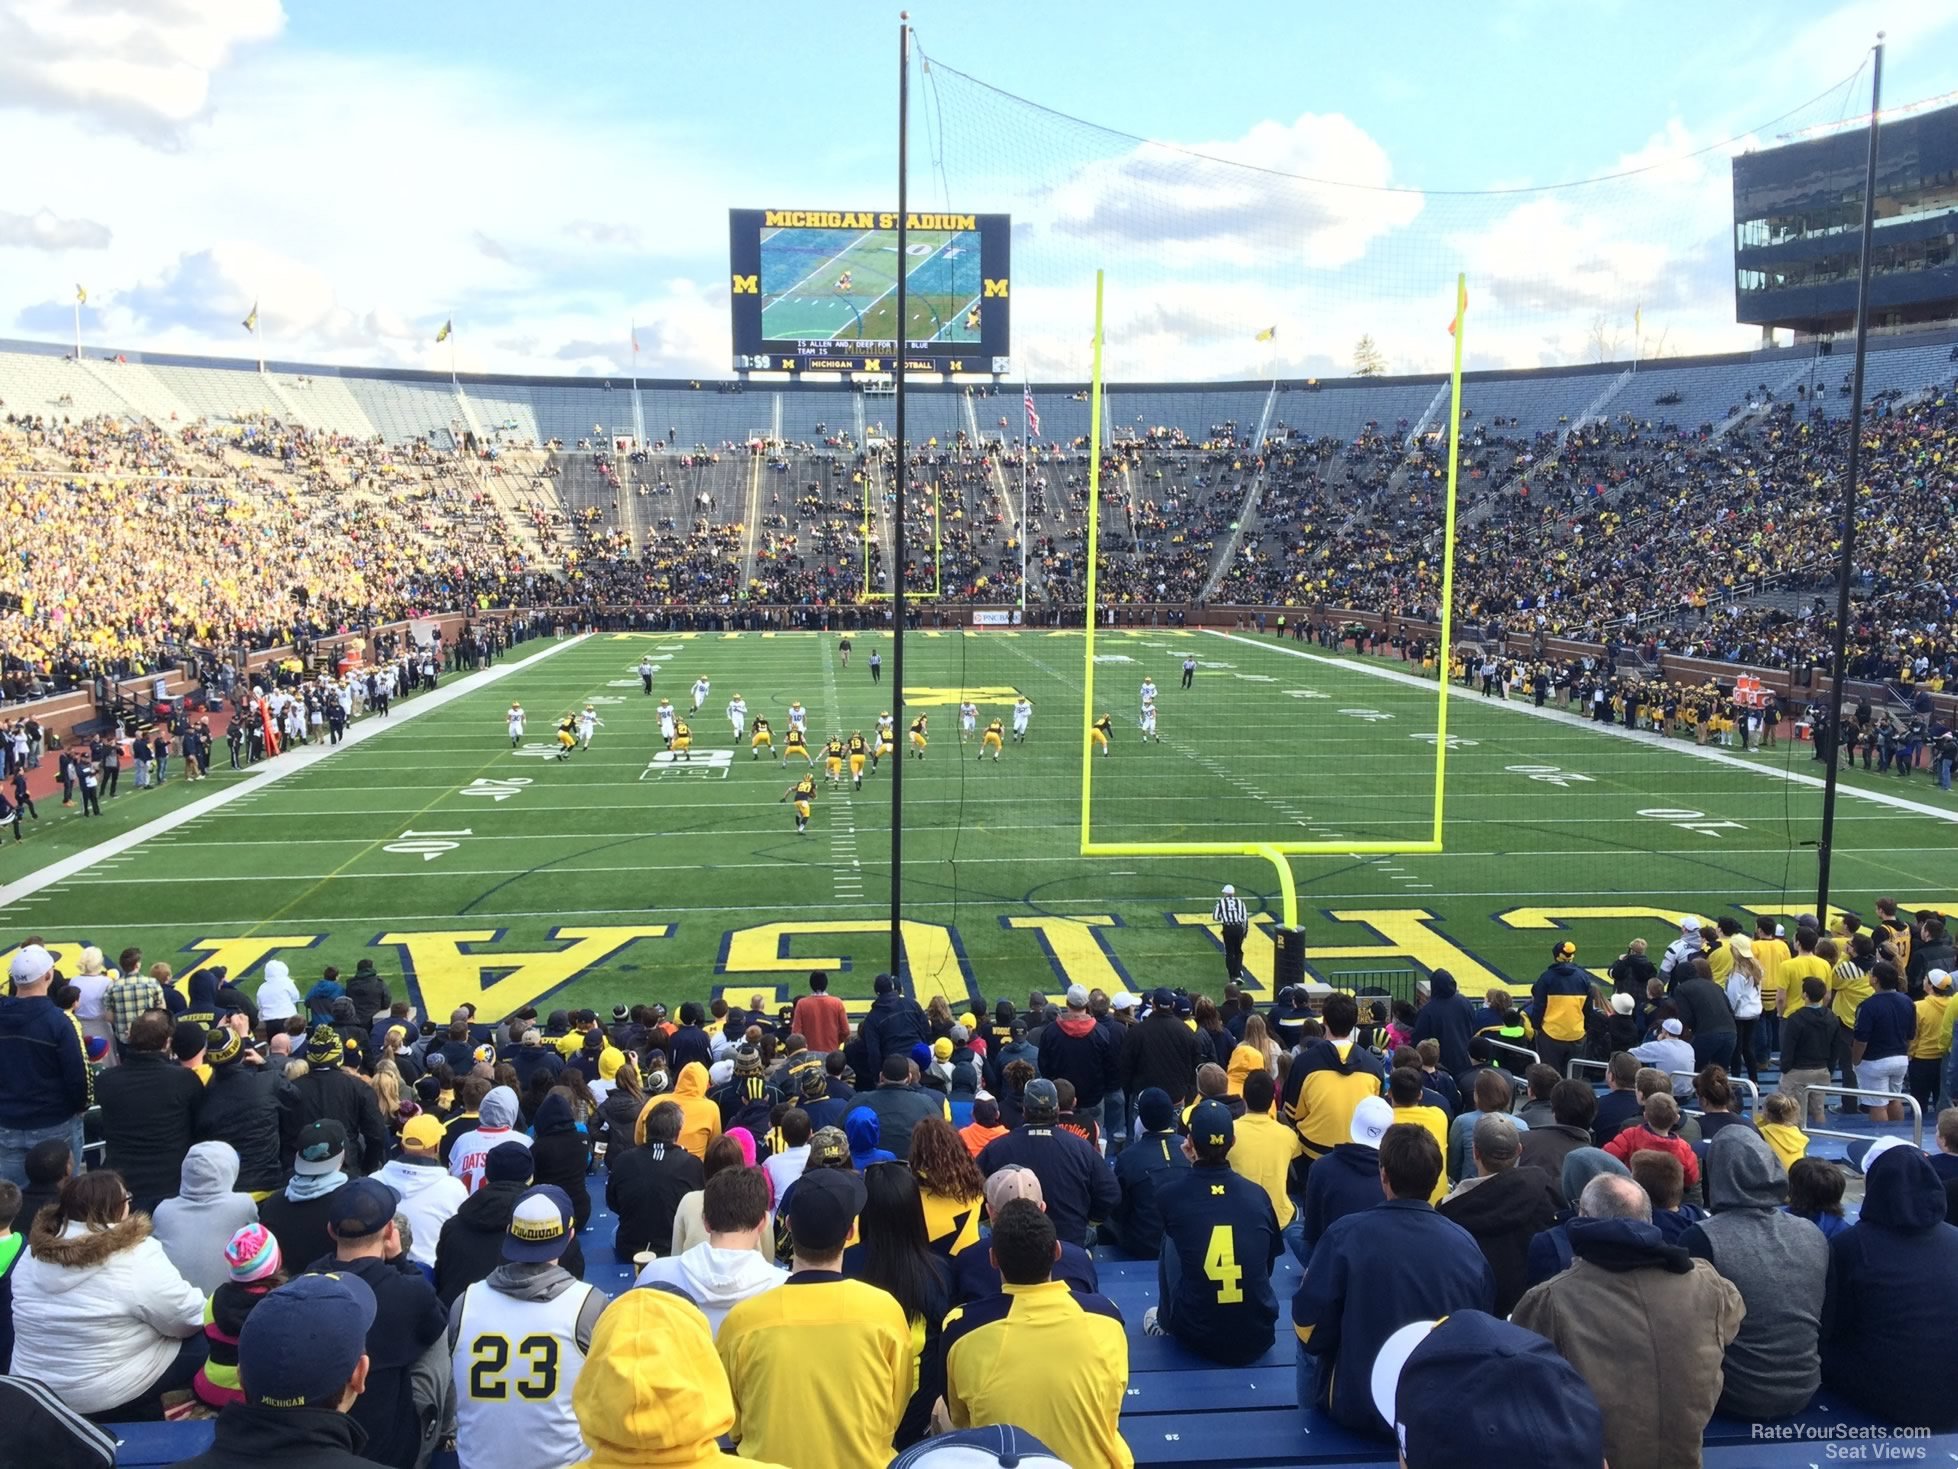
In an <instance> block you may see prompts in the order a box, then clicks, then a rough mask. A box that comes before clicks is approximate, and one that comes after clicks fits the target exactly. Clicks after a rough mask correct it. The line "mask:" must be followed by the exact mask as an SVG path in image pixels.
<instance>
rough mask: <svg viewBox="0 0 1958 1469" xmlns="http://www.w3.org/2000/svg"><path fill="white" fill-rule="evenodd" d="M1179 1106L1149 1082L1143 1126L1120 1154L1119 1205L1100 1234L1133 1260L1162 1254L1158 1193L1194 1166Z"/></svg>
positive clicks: (1143, 1095)
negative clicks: (1179, 1127)
mask: <svg viewBox="0 0 1958 1469" xmlns="http://www.w3.org/2000/svg"><path fill="white" fill-rule="evenodd" d="M1169 1014H1170V1019H1171V1021H1172V1022H1173V1023H1174V1024H1175V1025H1176V1027H1177V1028H1178V1029H1179V1030H1182V1031H1184V1033H1185V1034H1188V1030H1189V1028H1188V1027H1187V1026H1185V1025H1184V1024H1183V1023H1182V1022H1181V1021H1180V1020H1176V1018H1175V1014H1174V1012H1173V1011H1171V1012H1169ZM1148 1023H1149V1022H1148V1021H1147V1020H1146V1019H1145V1020H1144V1021H1143V1025H1147V1024H1148ZM1141 1028H1142V1027H1141V1026H1137V1027H1136V1029H1138V1030H1140V1029H1141ZM1177 1110H1178V1109H1177V1107H1176V1105H1175V1103H1173V1102H1172V1101H1171V1100H1170V1097H1169V1094H1168V1093H1167V1092H1166V1091H1164V1090H1163V1089H1162V1088H1161V1087H1145V1088H1144V1089H1143V1090H1142V1091H1141V1092H1140V1093H1139V1094H1137V1096H1136V1123H1137V1126H1138V1128H1139V1131H1138V1133H1137V1135H1136V1136H1135V1138H1134V1139H1132V1140H1131V1141H1130V1143H1129V1145H1128V1146H1127V1147H1126V1148H1124V1149H1122V1151H1121V1152H1120V1153H1119V1154H1117V1155H1116V1158H1115V1188H1116V1195H1117V1197H1116V1202H1115V1207H1114V1209H1113V1210H1112V1211H1111V1212H1110V1213H1109V1216H1108V1218H1107V1220H1106V1221H1105V1222H1104V1223H1103V1224H1102V1225H1101V1227H1100V1230H1099V1233H1100V1235H1101V1236H1102V1237H1103V1238H1104V1239H1106V1240H1108V1241H1110V1242H1112V1243H1113V1244H1114V1246H1115V1247H1116V1248H1117V1249H1118V1250H1120V1251H1121V1252H1122V1253H1123V1254H1125V1255H1127V1256H1129V1257H1130V1258H1131V1259H1136V1260H1153V1259H1155V1258H1156V1257H1157V1256H1158V1255H1160V1254H1161V1253H1162V1247H1163V1217H1162V1211H1161V1209H1159V1208H1158V1207H1157V1203H1156V1196H1157V1194H1158V1193H1159V1192H1160V1190H1161V1189H1162V1187H1163V1186H1164V1185H1165V1184H1168V1183H1171V1182H1173V1181H1174V1180H1175V1177H1176V1175H1177V1174H1178V1173H1180V1172H1182V1171H1183V1170H1185V1169H1187V1168H1188V1167H1189V1166H1190V1160H1189V1157H1188V1155H1186V1154H1185V1153H1184V1151H1183V1146H1182V1141H1181V1139H1180V1138H1178V1136H1177V1135H1176V1113H1177Z"/></svg>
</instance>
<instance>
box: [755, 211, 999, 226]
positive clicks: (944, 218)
mask: <svg viewBox="0 0 1958 1469" xmlns="http://www.w3.org/2000/svg"><path fill="white" fill-rule="evenodd" d="M761 222H762V227H763V228H764V229H771V230H894V229H896V228H897V214H896V213H895V212H894V211H893V212H891V213H884V214H879V213H876V212H873V211H870V210H861V209H859V210H848V209H764V210H763V211H762V212H761ZM904 227H905V228H906V229H913V230H976V229H978V228H979V216H978V215H976V214H916V213H912V214H906V215H905V216H904Z"/></svg>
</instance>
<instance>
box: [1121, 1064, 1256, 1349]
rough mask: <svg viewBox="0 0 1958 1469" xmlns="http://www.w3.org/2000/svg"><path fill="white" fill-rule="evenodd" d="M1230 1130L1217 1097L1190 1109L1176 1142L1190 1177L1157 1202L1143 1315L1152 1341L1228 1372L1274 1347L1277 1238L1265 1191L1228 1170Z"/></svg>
mask: <svg viewBox="0 0 1958 1469" xmlns="http://www.w3.org/2000/svg"><path fill="white" fill-rule="evenodd" d="M1256 1075H1258V1076H1262V1075H1263V1073H1262V1072H1260V1073H1256ZM1267 1105H1269V1102H1268V1101H1267ZM1245 1120H1246V1121H1247V1122H1249V1121H1250V1120H1251V1117H1250V1114H1246V1118H1245ZM1262 1120H1265V1121H1268V1122H1269V1121H1270V1119H1269V1118H1265V1119H1262ZM1271 1126H1272V1127H1273V1128H1274V1129H1276V1128H1277V1126H1278V1124H1277V1123H1275V1122H1273V1123H1271ZM1236 1131H1237V1124H1236V1123H1235V1122H1234V1121H1233V1120H1232V1118H1231V1111H1230V1108H1229V1107H1227V1106H1225V1105H1224V1104H1223V1103H1222V1102H1220V1101H1217V1100H1216V1099H1215V1098H1211V1099H1209V1100H1206V1101H1202V1102H1199V1103H1197V1106H1196V1110H1195V1111H1194V1112H1192V1113H1191V1114H1190V1134H1189V1136H1188V1137H1187V1138H1185V1139H1184V1142H1183V1146H1184V1149H1185V1151H1186V1152H1187V1153H1188V1154H1189V1157H1190V1168H1189V1171H1188V1172H1186V1173H1182V1174H1179V1175H1178V1176H1177V1177H1176V1178H1175V1179H1174V1180H1172V1182H1171V1183H1170V1185H1169V1187H1167V1188H1165V1189H1164V1190H1163V1191H1162V1193H1161V1195H1160V1197H1159V1200H1158V1202H1159V1204H1160V1206H1161V1208H1162V1214H1163V1252H1162V1256H1161V1258H1160V1260H1159V1261H1158V1275H1157V1281H1158V1300H1159V1301H1160V1302H1161V1304H1160V1305H1157V1306H1153V1307H1151V1308H1150V1309H1149V1310H1148V1311H1147V1312H1146V1313H1144V1315H1143V1318H1142V1329H1143V1331H1145V1332H1146V1333H1148V1334H1149V1335H1151V1336H1173V1337H1175V1338H1176V1339H1177V1340H1178V1341H1180V1342H1182V1343H1183V1345H1184V1346H1186V1347H1188V1348H1190V1350H1192V1351H1193V1352H1195V1353H1196V1354H1197V1355H1198V1356H1200V1357H1207V1358H1209V1359H1210V1360H1211V1361H1213V1362H1221V1363H1223V1364H1225V1365H1226V1366H1230V1367H1241V1366H1246V1365H1248V1364H1250V1363H1252V1362H1255V1361H1256V1360H1257V1359H1258V1358H1259V1357H1262V1356H1263V1355H1264V1354H1265V1353H1266V1352H1268V1351H1270V1350H1271V1343H1272V1325H1273V1323H1274V1322H1276V1321H1277V1320H1278V1297H1277V1295H1276V1294H1275V1293H1274V1292H1273V1290H1272V1288H1271V1271H1272V1267H1273V1265H1275V1264H1276V1263H1277V1261H1278V1254H1279V1250H1280V1249H1281V1248H1282V1245H1283V1239H1284V1235H1283V1231H1282V1229H1281V1227H1280V1225H1279V1223H1278V1216H1277V1214H1276V1212H1275V1211H1274V1210H1273V1208H1272V1201H1271V1197H1270V1195H1269V1194H1268V1193H1267V1192H1266V1190H1265V1188H1264V1187H1263V1185H1261V1184H1260V1183H1258V1182H1255V1181H1254V1180H1252V1179H1250V1178H1247V1177H1245V1176H1244V1175H1243V1174H1241V1173H1239V1172H1238V1171H1237V1170H1236V1168H1235V1167H1234V1166H1233V1160H1232V1158H1231V1153H1232V1151H1233V1144H1234V1143H1235V1142H1236ZM1290 1203H1291V1201H1290V1200H1289V1199H1287V1200H1286V1204H1287V1205H1288V1206H1289V1205H1290Z"/></svg>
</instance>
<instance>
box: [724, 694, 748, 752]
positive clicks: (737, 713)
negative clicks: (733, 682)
mask: <svg viewBox="0 0 1958 1469" xmlns="http://www.w3.org/2000/svg"><path fill="white" fill-rule="evenodd" d="M727 722H728V723H729V724H731V725H733V726H734V739H735V743H737V744H739V743H740V741H741V736H743V735H744V734H746V733H747V732H748V701H747V700H746V699H744V698H742V697H741V696H740V695H739V694H736V695H735V696H734V697H733V698H732V699H729V700H728V703H727Z"/></svg>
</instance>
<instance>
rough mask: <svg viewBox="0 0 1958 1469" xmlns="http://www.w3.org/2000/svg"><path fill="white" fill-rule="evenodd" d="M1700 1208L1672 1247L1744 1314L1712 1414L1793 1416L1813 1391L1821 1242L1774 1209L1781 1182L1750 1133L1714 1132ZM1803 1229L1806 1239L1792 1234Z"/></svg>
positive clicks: (1816, 1233)
mask: <svg viewBox="0 0 1958 1469" xmlns="http://www.w3.org/2000/svg"><path fill="white" fill-rule="evenodd" d="M1706 1201H1707V1205H1708V1207H1710V1208H1711V1209H1712V1210H1713V1211H1714V1213H1713V1217H1712V1218H1710V1219H1703V1220H1701V1221H1700V1222H1699V1223H1698V1224H1695V1225H1693V1226H1692V1227H1691V1228H1690V1229H1688V1230H1687V1231H1686V1233H1685V1235H1684V1236H1682V1237H1681V1239H1680V1241H1679V1242H1680V1244H1681V1245H1683V1246H1684V1247H1685V1248H1686V1250H1687V1251H1688V1253H1690V1254H1693V1255H1696V1256H1698V1257H1699V1258H1700V1259H1702V1260H1706V1261H1708V1262H1710V1263H1711V1264H1712V1266H1713V1268H1714V1269H1715V1270H1717V1271H1719V1272H1720V1274H1722V1275H1723V1276H1725V1277H1726V1278H1727V1279H1728V1280H1729V1281H1731V1282H1733V1285H1734V1288H1735V1289H1736V1290H1738V1291H1739V1292H1740V1297H1741V1300H1742V1302H1743V1303H1744V1304H1745V1305H1746V1307H1747V1315H1746V1318H1745V1319H1744V1320H1743V1321H1742V1322H1741V1325H1740V1334H1739V1335H1738V1336H1736V1337H1735V1338H1734V1340H1733V1343H1732V1345H1730V1346H1729V1347H1728V1348H1727V1355H1726V1362H1725V1367H1726V1387H1725V1389H1724V1391H1723V1392H1722V1393H1721V1397H1720V1411H1721V1412H1723V1413H1731V1414H1733V1415H1734V1416H1735V1417H1739V1418H1781V1417H1785V1416H1787V1415H1788V1414H1790V1413H1798V1412H1800V1411H1801V1410H1802V1409H1803V1408H1804V1407H1806V1406H1807V1404H1808V1401H1809V1399H1810V1398H1812V1397H1814V1396H1815V1391H1816V1389H1817V1388H1819V1387H1820V1386H1821V1385H1822V1349H1821V1332H1822V1300H1823V1296H1824V1295H1825V1294H1826V1293H1827V1290H1828V1283H1829V1242H1828V1240H1827V1239H1825V1238H1824V1237H1823V1235H1822V1231H1821V1230H1819V1229H1817V1228H1815V1226H1814V1225H1812V1224H1809V1221H1808V1220H1806V1219H1797V1218H1796V1217H1795V1216H1794V1215H1792V1214H1784V1213H1783V1212H1782V1211H1781V1206H1782V1205H1783V1204H1785V1203H1787V1202H1788V1175H1787V1173H1786V1172H1785V1171H1784V1170H1783V1169H1782V1166H1781V1160H1780V1159H1778V1158H1776V1157H1775V1155H1774V1150H1773V1149H1772V1148H1770V1147H1769V1146H1768V1145H1767V1143H1766V1141H1764V1140H1763V1139H1762V1137H1761V1135H1760V1134H1759V1133H1758V1132H1756V1131H1755V1130H1754V1129H1753V1128H1751V1127H1723V1128H1722V1129H1721V1130H1720V1131H1719V1132H1718V1133H1716V1134H1715V1135H1714V1138H1713V1141H1712V1142H1711V1143H1709V1144H1707V1151H1706ZM1804 1224H1808V1225H1809V1227H1808V1231H1807V1233H1804V1232H1803V1231H1802V1230H1801V1229H1800V1228H1799V1227H1798V1226H1800V1225H1804Z"/></svg>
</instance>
